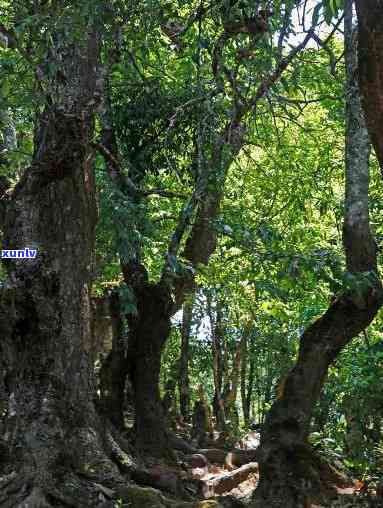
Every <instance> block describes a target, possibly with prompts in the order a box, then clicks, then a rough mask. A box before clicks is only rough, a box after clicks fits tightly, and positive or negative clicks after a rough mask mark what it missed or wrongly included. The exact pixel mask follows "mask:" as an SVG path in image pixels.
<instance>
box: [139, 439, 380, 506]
mask: <svg viewBox="0 0 383 508" xmlns="http://www.w3.org/2000/svg"><path fill="white" fill-rule="evenodd" d="M180 437H183V438H184V437H185V436H184V435H183V436H182V435H181V436H180ZM192 444H193V445H194V446H195V443H193V442H192ZM258 444H259V434H257V433H256V432H250V433H249V434H247V435H246V436H244V437H243V438H242V439H241V440H239V441H238V442H236V443H234V444H233V443H231V447H230V446H229V447H228V446H224V444H223V443H222V440H219V439H216V440H214V439H212V440H211V441H210V442H208V443H206V444H205V445H204V448H201V449H196V450H195V452H193V453H184V452H177V459H178V460H177V465H176V466H173V467H170V466H169V465H166V464H164V463H158V462H157V463H154V462H153V463H151V465H150V471H151V473H152V474H154V475H155V476H157V477H158V478H160V479H161V481H160V482H159V488H160V489H161V486H160V484H161V482H162V485H163V486H164V490H165V491H167V494H165V495H170V497H172V493H171V492H170V491H171V488H170V489H169V486H171V483H172V482H169V478H171V477H173V478H174V476H177V477H178V479H179V480H180V481H181V482H182V483H183V484H184V485H185V486H187V485H189V486H190V485H192V486H193V487H195V488H196V492H195V494H196V497H199V498H200V499H202V500H201V501H200V502H197V504H193V505H192V506H193V508H194V507H195V508H197V507H198V508H205V507H206V508H243V507H246V506H249V505H250V504H251V498H252V495H253V492H254V490H255V489H256V488H257V484H258V481H259V472H258V464H257V462H256V460H255V455H256V449H257V446H258ZM329 470H331V474H330V475H327V476H328V482H329V483H328V486H327V487H328V491H329V492H331V501H330V500H329V501H328V503H327V502H326V503H323V501H322V502H321V503H318V504H312V505H311V507H310V508H338V507H339V508H340V507H344V508H346V507H349V508H351V507H359V508H361V507H374V508H375V507H376V508H378V507H383V501H380V500H379V499H378V498H377V496H376V493H375V490H374V489H372V488H371V489H370V488H367V485H366V484H365V483H363V482H362V481H359V480H356V479H352V478H350V477H348V476H347V475H345V474H344V473H338V472H337V470H336V468H335V467H334V466H332V465H330V469H329ZM186 489H187V487H186ZM161 490H162V489H161ZM187 490H188V489H187ZM197 491H198V492H197ZM173 494H175V492H173ZM203 499H205V501H203ZM148 506H149V505H148ZM164 506H167V505H166V504H165V505H164ZM169 506H173V505H169ZM174 506H176V507H177V508H178V506H180V507H181V506H182V507H183V506H191V505H189V504H182V503H181V504H180V505H177V504H176V505H174ZM265 508H266V507H265Z"/></svg>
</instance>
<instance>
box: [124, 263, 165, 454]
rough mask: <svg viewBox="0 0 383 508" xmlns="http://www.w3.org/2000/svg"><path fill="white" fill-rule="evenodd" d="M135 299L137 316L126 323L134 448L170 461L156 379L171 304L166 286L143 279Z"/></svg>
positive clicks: (158, 376)
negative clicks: (132, 405) (127, 324)
mask: <svg viewBox="0 0 383 508" xmlns="http://www.w3.org/2000/svg"><path fill="white" fill-rule="evenodd" d="M125 276H127V273H126V272H125ZM135 296H136V306H137V314H136V316H134V315H130V316H129V319H128V321H129V339H128V355H127V365H128V374H129V377H130V380H131V383H132V387H133V392H134V407H135V422H134V431H135V446H136V450H137V452H138V453H139V454H146V455H150V456H154V457H162V458H166V457H167V458H172V454H171V452H170V444H169V435H168V430H167V426H166V420H165V415H164V411H163V406H162V401H161V397H160V391H159V378H160V369H161V354H162V349H163V346H164V345H165V342H166V340H167V338H168V336H169V333H170V326H171V325H170V316H171V312H170V311H171V307H172V305H173V301H172V299H171V296H170V293H169V291H168V290H167V288H166V286H163V285H161V284H160V283H159V284H151V283H149V282H147V279H146V277H145V279H144V280H143V281H142V282H141V283H139V284H137V286H136V287H135Z"/></svg>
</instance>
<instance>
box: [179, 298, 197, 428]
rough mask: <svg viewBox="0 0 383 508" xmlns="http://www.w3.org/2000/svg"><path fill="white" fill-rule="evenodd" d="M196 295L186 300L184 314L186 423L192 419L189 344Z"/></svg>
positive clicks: (183, 406) (181, 381)
mask: <svg viewBox="0 0 383 508" xmlns="http://www.w3.org/2000/svg"><path fill="white" fill-rule="evenodd" d="M193 304H194V295H190V296H189V298H187V299H186V300H185V303H184V305H183V314H182V330H181V355H180V373H179V374H180V375H179V392H180V410H181V415H182V416H183V419H184V420H185V421H188V420H189V419H190V386H189V342H190V333H191V326H192V320H193Z"/></svg>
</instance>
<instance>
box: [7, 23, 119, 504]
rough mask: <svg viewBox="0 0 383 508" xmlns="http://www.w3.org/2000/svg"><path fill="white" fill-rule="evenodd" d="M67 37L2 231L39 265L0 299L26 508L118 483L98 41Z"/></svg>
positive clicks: (93, 495) (11, 496) (18, 492)
mask: <svg viewBox="0 0 383 508" xmlns="http://www.w3.org/2000/svg"><path fill="white" fill-rule="evenodd" d="M69 32H70V30H66V34H65V35H64V33H63V32H57V33H55V34H54V37H53V39H52V40H54V44H56V47H55V50H54V51H53V49H52V51H50V55H49V60H48V63H49V64H51V66H52V68H53V67H55V66H56V67H55V68H57V69H58V70H57V72H51V73H50V75H49V76H48V77H46V78H44V79H45V83H44V84H45V88H44V90H46V93H47V105H46V107H45V109H44V111H43V113H41V114H40V115H39V117H38V120H37V126H36V137H35V150H34V156H33V162H32V165H31V167H29V168H28V169H26V171H25V173H24V175H23V177H22V178H21V180H20V182H19V183H18V184H17V186H16V188H15V189H14V192H13V193H12V195H11V197H10V199H9V203H8V206H7V210H6V218H5V226H4V248H7V249H24V248H26V247H29V248H30V249H36V250H37V255H36V258H35V259H28V260H19V259H10V260H6V261H4V264H5V265H6V269H7V279H6V283H5V286H4V288H3V290H2V294H1V302H0V330H1V334H0V335H1V343H0V353H1V357H0V359H1V367H2V370H3V371H4V372H5V387H6V390H7V394H8V411H7V415H6V418H5V433H4V435H3V440H2V442H1V448H2V455H3V460H2V463H1V476H2V479H1V480H2V481H1V482H0V504H2V503H6V505H7V506H20V507H24V508H26V507H28V508H35V507H41V506H44V507H49V506H51V505H50V504H49V503H50V502H52V504H53V503H55V505H56V503H57V500H59V501H60V502H62V503H64V504H66V505H69V506H79V505H80V503H81V506H95V505H96V503H97V492H96V489H95V488H94V486H93V487H92V486H91V485H89V489H85V488H84V487H83V486H82V485H83V483H82V482H83V481H84V480H83V479H82V480H81V481H80V480H79V479H78V478H77V476H76V472H79V473H82V474H93V477H94V478H97V479H98V481H100V480H101V481H103V480H104V479H105V478H109V479H110V478H112V477H113V478H114V479H118V478H120V475H119V472H118V469H117V467H116V466H115V465H114V464H113V463H112V462H111V461H110V460H109V458H108V457H107V454H106V452H105V447H104V441H103V429H102V425H101V421H100V419H99V417H98V416H97V413H96V410H95V405H94V395H95V393H94V381H93V364H92V361H91V350H92V344H93V338H92V333H91V324H90V323H91V306H90V284H91V269H92V250H93V242H94V227H95V223H96V207H95V187H94V176H93V165H92V152H91V149H90V138H91V136H92V133H93V108H94V104H95V102H96V101H97V94H98V89H97V67H98V57H99V49H98V48H99V41H98V38H97V36H96V35H95V33H94V32H93V30H91V29H90V28H89V26H85V27H84V30H83V33H84V34H85V35H84V39H83V40H78V41H77V42H76V44H74V43H73V42H72V41H71V40H68V37H69V36H68V33H69ZM52 44H53V42H52ZM63 76H64V78H65V79H64V78H63ZM92 471H93V473H91V472H92ZM11 472H15V473H14V474H11V475H9V476H5V477H4V476H3V475H8V473H11Z"/></svg>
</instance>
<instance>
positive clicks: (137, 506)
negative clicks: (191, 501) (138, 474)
mask: <svg viewBox="0 0 383 508" xmlns="http://www.w3.org/2000/svg"><path fill="white" fill-rule="evenodd" d="M118 496H119V497H122V498H123V499H124V500H126V501H128V502H129V505H130V506H131V508H143V507H145V508H167V505H166V504H164V502H163V501H164V500H165V499H164V497H163V496H162V494H161V493H160V492H159V491H158V490H155V489H152V488H150V487H138V486H137V485H129V486H126V487H124V488H123V489H121V491H120V492H118Z"/></svg>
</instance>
